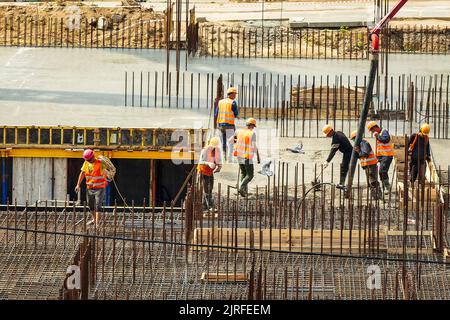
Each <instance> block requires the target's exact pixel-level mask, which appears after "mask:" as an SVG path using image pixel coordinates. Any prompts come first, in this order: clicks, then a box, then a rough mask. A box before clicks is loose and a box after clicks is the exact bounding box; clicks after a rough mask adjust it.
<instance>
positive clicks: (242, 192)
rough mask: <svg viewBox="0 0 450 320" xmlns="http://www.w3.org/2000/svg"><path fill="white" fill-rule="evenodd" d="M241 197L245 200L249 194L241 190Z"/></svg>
mask: <svg viewBox="0 0 450 320" xmlns="http://www.w3.org/2000/svg"><path fill="white" fill-rule="evenodd" d="M238 192H239V195H240V196H241V197H243V198H246V197H247V192H245V191H244V190H241V189H239V191H238Z"/></svg>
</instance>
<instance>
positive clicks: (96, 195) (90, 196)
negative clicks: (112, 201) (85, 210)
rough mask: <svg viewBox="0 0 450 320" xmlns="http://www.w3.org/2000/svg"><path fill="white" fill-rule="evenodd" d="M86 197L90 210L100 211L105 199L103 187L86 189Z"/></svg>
mask: <svg viewBox="0 0 450 320" xmlns="http://www.w3.org/2000/svg"><path fill="white" fill-rule="evenodd" d="M86 199H87V203H88V206H89V210H91V212H93V211H95V212H101V211H102V207H103V200H104V199H105V188H100V189H87V192H86Z"/></svg>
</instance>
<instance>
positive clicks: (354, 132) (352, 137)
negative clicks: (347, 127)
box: [350, 130, 358, 140]
mask: <svg viewBox="0 0 450 320" xmlns="http://www.w3.org/2000/svg"><path fill="white" fill-rule="evenodd" d="M357 134H358V131H356V130H355V131H352V133H350V140H353V139H355V138H356V135H357Z"/></svg>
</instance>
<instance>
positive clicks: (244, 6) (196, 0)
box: [0, 0, 450, 22]
mask: <svg viewBox="0 0 450 320" xmlns="http://www.w3.org/2000/svg"><path fill="white" fill-rule="evenodd" d="M373 2H374V1H373V0H344V1H325V0H324V1H320V0H316V1H308V2H305V1H303V2H302V1H299V2H265V3H264V4H263V2H262V0H261V1H259V2H250V3H245V2H241V3H238V2H235V1H227V0H214V1H206V0H190V1H189V4H190V7H192V6H193V5H195V8H196V16H197V17H205V18H206V19H207V20H208V21H243V20H260V19H261V18H262V17H263V14H262V8H263V6H264V19H269V20H279V19H289V18H299V17H304V18H305V19H308V20H314V21H321V22H327V21H331V20H338V21H345V20H346V19H348V20H360V21H373ZM83 3H85V4H89V3H95V5H97V6H101V7H115V6H119V5H120V2H119V1H101V2H95V1H94V2H88V1H84V2H83ZM394 3H395V1H391V5H393V4H394ZM0 4H11V2H4V3H1V2H0ZM14 4H16V5H24V4H25V3H14ZM142 6H143V7H152V8H153V9H155V11H162V10H164V9H165V8H166V1H165V0H162V1H161V0H156V1H155V0H152V1H148V2H143V3H142ZM184 8H185V5H184V3H183V9H184ZM397 17H398V18H402V19H408V18H410V19H413V18H416V19H427V20H433V19H440V20H449V21H450V0H426V1H422V0H410V1H409V2H408V3H407V4H406V5H405V6H404V7H403V8H402V10H401V11H400V12H399V13H398V15H397ZM183 18H184V15H183Z"/></svg>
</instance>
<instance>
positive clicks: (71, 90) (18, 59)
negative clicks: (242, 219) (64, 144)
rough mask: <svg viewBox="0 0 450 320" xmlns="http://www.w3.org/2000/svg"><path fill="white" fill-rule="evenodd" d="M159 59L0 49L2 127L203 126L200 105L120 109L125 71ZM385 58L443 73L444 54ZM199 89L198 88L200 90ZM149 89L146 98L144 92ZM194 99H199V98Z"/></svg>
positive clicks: (159, 55)
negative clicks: (160, 108)
mask: <svg viewBox="0 0 450 320" xmlns="http://www.w3.org/2000/svg"><path fill="white" fill-rule="evenodd" d="M164 55H165V53H164V51H163V50H107V49H106V50H95V49H92V50H91V49H63V48H10V47H7V48H0V117H1V119H2V124H4V125H18V124H34V125H66V124H67V125H80V126H81V125H92V124H93V123H95V124H97V125H99V126H121V127H125V126H142V127H148V126H161V127H171V126H173V125H174V124H175V125H176V126H183V125H185V126H188V127H194V126H195V127H199V126H207V122H208V119H209V114H208V111H207V110H205V109H204V108H203V107H204V105H205V103H202V108H203V109H202V108H201V109H200V111H195V110H194V111H191V110H176V109H175V110H173V109H172V110H169V109H164V110H158V113H155V112H154V109H152V108H150V109H148V108H139V107H135V108H131V107H126V108H125V107H123V106H124V79H125V71H136V72H141V71H144V72H147V71H150V72H154V71H164V70H165V59H164ZM172 61H174V59H172ZM269 61H270V63H269ZM390 61H391V62H390V72H391V75H397V74H402V73H406V74H409V73H413V74H418V75H432V74H436V73H437V74H440V73H444V74H445V73H450V63H449V62H450V57H449V56H442V55H439V56H438V55H435V56H425V55H392V56H391V60H390ZM183 65H184V61H182V66H183ZM368 68H369V63H368V61H366V60H317V59H308V60H306V59H303V60H299V59H276V60H275V59H273V60H272V59H240V60H237V59H209V58H194V59H190V60H189V65H188V71H189V72H193V73H194V74H195V73H198V72H200V73H202V74H203V73H207V72H214V73H216V74H218V73H224V74H226V73H227V72H233V71H238V72H237V74H239V73H241V72H243V73H246V72H260V73H263V72H266V73H270V72H272V73H274V74H278V73H280V74H283V73H286V74H293V75H294V77H296V74H301V75H302V77H303V76H304V75H308V76H312V75H316V76H318V75H320V74H325V73H326V74H330V75H331V76H332V77H333V75H340V74H341V73H343V74H344V77H345V75H360V76H364V75H366V74H367V72H368ZM172 70H173V68H172ZM188 75H189V74H188ZM205 78H206V76H205ZM173 85H174V84H173ZM202 87H203V89H206V85H204V84H203V85H202ZM173 88H174V87H173ZM129 90H130V89H129ZM137 90H138V89H137V88H136V89H135V92H136V93H135V95H137ZM186 90H188V89H186ZM150 92H152V95H153V90H152V89H151V90H150ZM173 94H174V90H173V91H172V95H173ZM201 97H202V99H205V98H206V93H205V92H202V93H201ZM203 97H204V98H203ZM136 99H137V97H136ZM151 99H152V98H151ZM172 103H173V102H172ZM172 106H174V104H172ZM100 115H101V116H100ZM180 117H182V118H183V121H180V120H179V119H180Z"/></svg>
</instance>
